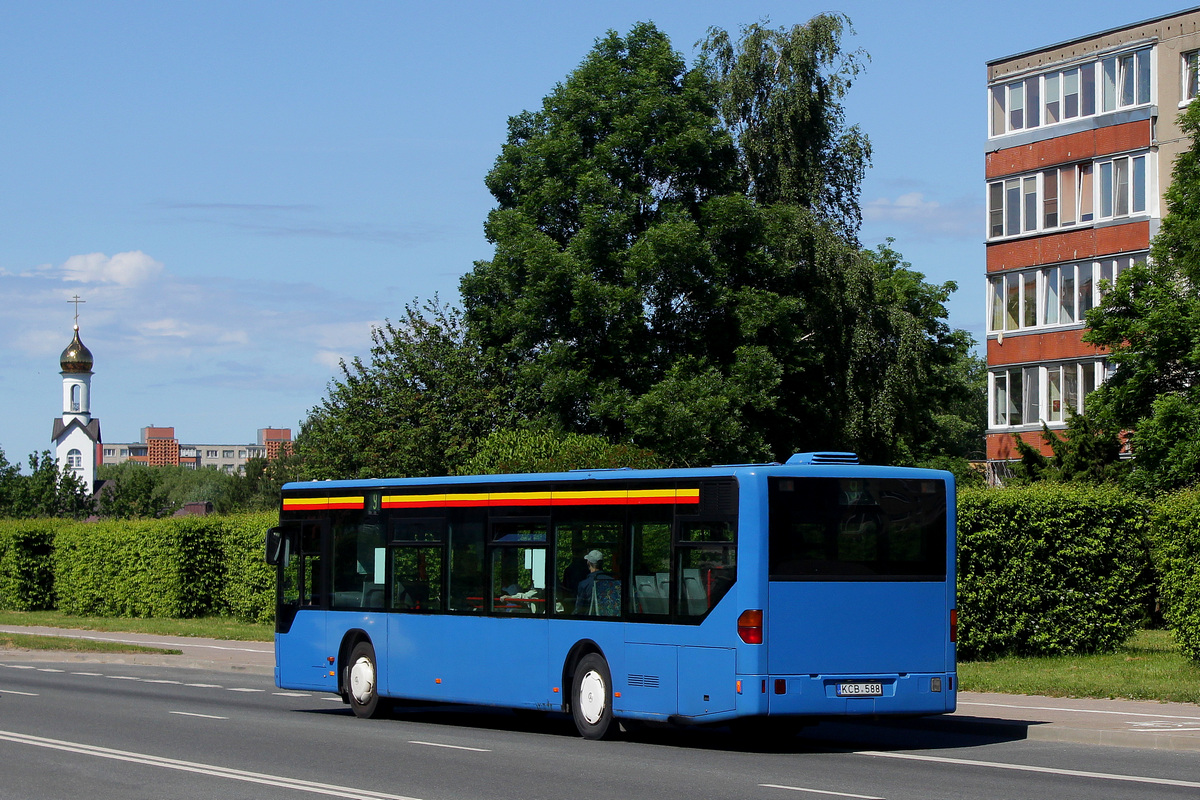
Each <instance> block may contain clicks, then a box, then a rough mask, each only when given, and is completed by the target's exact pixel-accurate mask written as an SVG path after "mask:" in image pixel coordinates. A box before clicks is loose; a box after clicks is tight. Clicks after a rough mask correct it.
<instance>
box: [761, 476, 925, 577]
mask: <svg viewBox="0 0 1200 800" xmlns="http://www.w3.org/2000/svg"><path fill="white" fill-rule="evenodd" d="M768 498H769V503H770V508H769V514H770V577H771V580H835V581H836V580H843V581H861V580H867V581H869V580H910V581H912V580H937V581H941V580H945V579H946V537H947V532H946V485H945V483H943V482H942V481H938V480H921V479H910V478H899V479H897V478H772V479H771V480H770V484H769V487H768Z"/></svg>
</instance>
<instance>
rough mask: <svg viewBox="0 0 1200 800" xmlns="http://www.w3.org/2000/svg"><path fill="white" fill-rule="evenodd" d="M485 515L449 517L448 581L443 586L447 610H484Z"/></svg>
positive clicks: (465, 513)
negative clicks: (444, 587)
mask: <svg viewBox="0 0 1200 800" xmlns="http://www.w3.org/2000/svg"><path fill="white" fill-rule="evenodd" d="M484 519H485V518H484V516H483V515H482V514H481V513H480V512H477V511H474V510H469V511H464V512H460V513H459V514H456V515H455V516H453V517H451V519H450V520H449V531H448V534H447V535H448V536H449V538H450V581H449V584H448V585H447V587H446V608H447V610H449V611H466V612H472V613H479V612H481V611H483V609H484V602H483V601H484V595H485V593H486V592H487V575H486V573H485V572H484V569H483V564H484V562H483V533H484V526H485V523H484Z"/></svg>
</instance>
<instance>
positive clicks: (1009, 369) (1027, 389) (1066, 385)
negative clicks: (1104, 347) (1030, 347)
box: [988, 359, 1112, 429]
mask: <svg viewBox="0 0 1200 800" xmlns="http://www.w3.org/2000/svg"><path fill="white" fill-rule="evenodd" d="M1111 376H1112V371H1111V369H1110V368H1109V365H1108V362H1106V361H1105V360H1103V359H1090V360H1087V359H1085V360H1077V361H1052V362H1045V363H1041V364H1029V365H1025V366H1011V365H1006V366H1003V367H998V368H997V369H994V370H989V371H988V423H989V425H990V427H991V428H992V429H997V428H1009V429H1024V428H1030V429H1032V428H1038V427H1041V425H1042V424H1043V423H1045V424H1046V425H1049V426H1052V427H1065V426H1066V424H1067V422H1068V421H1069V419H1070V417H1069V414H1068V410H1069V409H1072V408H1073V409H1074V411H1075V412H1076V413H1078V414H1082V413H1084V410H1085V409H1086V407H1087V397H1088V395H1090V394H1091V393H1092V392H1094V391H1095V390H1096V389H1098V388H1099V387H1100V386H1102V385H1103V384H1104V383H1105V382H1106V381H1107V380H1108V379H1109V378H1110V377H1111ZM1055 377H1057V381H1056V380H1055ZM1017 381H1019V382H1020V389H1019V391H1020V392H1021V398H1020V400H1019V407H1018V406H1014V403H1013V400H1012V393H1011V388H1012V386H1013V384H1014V383H1015V382H1017ZM1055 384H1057V386H1058V397H1057V401H1058V404H1057V406H1056V405H1054V400H1055V397H1054V393H1053V392H1052V391H1051V387H1052V386H1054V385H1055ZM1031 390H1032V391H1031ZM1072 395H1073V396H1072ZM1002 406H1003V407H1002Z"/></svg>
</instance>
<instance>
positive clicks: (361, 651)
mask: <svg viewBox="0 0 1200 800" xmlns="http://www.w3.org/2000/svg"><path fill="white" fill-rule="evenodd" d="M345 684H346V685H345V691H346V694H347V695H349V697H350V708H351V709H352V710H353V711H354V715H355V716H356V717H362V718H363V719H379V718H380V717H382V716H384V712H385V711H386V710H387V709H388V705H387V703H382V702H380V698H379V669H378V662H376V660H375V648H374V647H372V646H371V643H370V642H359V643H358V644H356V645H354V649H353V650H351V651H350V660H349V663H348V664H347V665H346V680H345Z"/></svg>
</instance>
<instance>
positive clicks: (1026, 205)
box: [984, 8, 1200, 473]
mask: <svg viewBox="0 0 1200 800" xmlns="http://www.w3.org/2000/svg"><path fill="white" fill-rule="evenodd" d="M1198 67H1200V8H1193V9H1190V10H1187V11H1180V12H1177V13H1174V14H1169V15H1166V16H1162V17H1158V18H1155V19H1151V20H1146V21H1144V22H1138V23H1135V24H1132V25H1128V26H1125V27H1121V28H1115V29H1113V30H1108V31H1104V32H1102V33H1097V34H1093V35H1090V36H1083V37H1080V38H1078V39H1072V40H1070V41H1067V42H1062V43H1060V44H1054V45H1050V46H1047V47H1040V48H1037V49H1035V50H1030V51H1027V52H1024V53H1018V54H1016V55H1012V56H1007V57H1005V58H1000V59H996V60H994V61H990V62H988V64H987V72H988V85H987V102H988V116H987V121H988V139H987V146H986V156H985V171H986V178H985V181H986V185H985V189H984V191H985V203H986V208H987V211H986V213H987V219H986V242H987V244H986V247H987V300H986V302H987V364H988V432H987V457H988V461H989V466H990V467H991V469H992V471H993V473H995V471H996V470H997V469H1001V468H1002V465H1003V464H1004V463H1005V462H1007V461H1011V460H1013V459H1016V458H1018V452H1017V449H1016V445H1015V442H1014V437H1013V434H1014V433H1015V434H1017V435H1018V436H1020V438H1021V439H1022V440H1023V441H1025V442H1028V443H1029V444H1031V445H1034V446H1036V447H1038V448H1039V449H1041V450H1042V451H1043V452H1048V448H1047V447H1046V446H1045V445H1044V444H1043V443H1042V440H1041V435H1040V434H1041V430H1042V424H1043V423H1045V424H1046V425H1048V426H1049V427H1050V428H1051V429H1057V430H1061V429H1063V428H1065V427H1066V425H1067V421H1068V419H1069V413H1070V411H1072V410H1074V411H1076V412H1082V411H1083V410H1084V408H1085V406H1086V402H1087V397H1088V394H1089V393H1091V392H1092V391H1093V390H1095V389H1096V387H1098V386H1100V385H1101V384H1102V383H1104V381H1105V380H1106V379H1107V378H1108V377H1109V375H1110V369H1111V368H1110V365H1109V363H1108V361H1107V359H1106V356H1107V353H1106V352H1105V351H1104V350H1099V349H1097V348H1094V347H1092V346H1091V345H1088V344H1085V343H1084V342H1083V340H1082V337H1083V334H1084V332H1085V325H1084V315H1085V314H1086V313H1087V312H1088V310H1089V309H1091V308H1093V307H1094V306H1096V305H1097V304H1098V303H1099V302H1100V299H1101V297H1102V295H1103V294H1104V292H1105V291H1106V290H1107V287H1108V286H1109V285H1111V283H1112V282H1113V281H1115V280H1116V278H1117V276H1118V275H1119V274H1120V273H1121V271H1122V270H1124V269H1126V268H1127V267H1129V266H1130V265H1131V264H1133V263H1135V262H1138V261H1143V260H1145V259H1146V257H1147V254H1148V250H1149V246H1150V240H1151V239H1152V238H1153V237H1154V235H1155V234H1156V233H1157V232H1158V229H1159V224H1160V221H1161V219H1162V216H1163V214H1164V213H1165V207H1164V202H1163V192H1164V191H1165V190H1166V189H1167V187H1168V186H1169V185H1170V180H1171V169H1172V165H1173V163H1174V160H1175V157H1176V156H1177V155H1178V154H1179V153H1180V152H1182V151H1183V150H1185V149H1186V148H1187V147H1188V145H1189V142H1188V141H1187V140H1186V139H1185V138H1184V136H1183V134H1182V132H1181V131H1180V129H1179V127H1178V125H1177V124H1176V117H1177V116H1178V115H1179V113H1180V110H1181V109H1183V108H1184V107H1186V105H1187V104H1188V103H1190V102H1191V101H1192V100H1193V99H1194V98H1195V97H1196V95H1197V94H1198V93H1200V91H1198V90H1200V79H1198V71H1200V70H1198Z"/></svg>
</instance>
